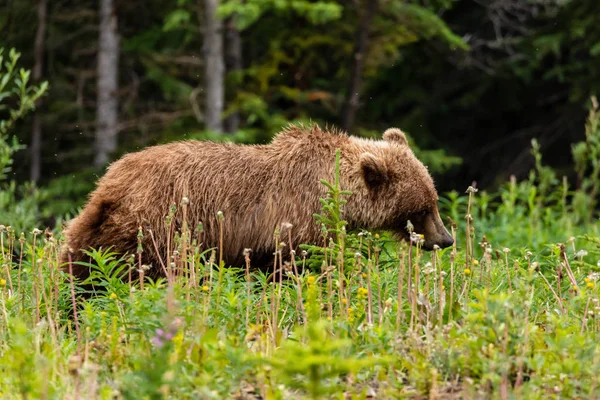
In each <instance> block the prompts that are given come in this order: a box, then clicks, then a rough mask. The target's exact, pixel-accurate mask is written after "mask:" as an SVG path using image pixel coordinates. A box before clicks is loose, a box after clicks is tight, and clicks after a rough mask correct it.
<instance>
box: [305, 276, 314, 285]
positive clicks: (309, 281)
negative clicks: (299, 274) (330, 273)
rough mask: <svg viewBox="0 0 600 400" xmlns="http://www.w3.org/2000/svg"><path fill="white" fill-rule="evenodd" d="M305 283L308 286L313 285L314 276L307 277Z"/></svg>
mask: <svg viewBox="0 0 600 400" xmlns="http://www.w3.org/2000/svg"><path fill="white" fill-rule="evenodd" d="M306 283H308V284H309V285H312V284H313V283H315V277H314V276H312V275H311V276H309V277H308V278H306Z"/></svg>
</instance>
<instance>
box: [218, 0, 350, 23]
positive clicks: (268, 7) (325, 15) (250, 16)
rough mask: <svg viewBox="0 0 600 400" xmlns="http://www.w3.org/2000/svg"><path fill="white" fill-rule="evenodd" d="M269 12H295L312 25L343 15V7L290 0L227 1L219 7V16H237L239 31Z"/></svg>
mask: <svg viewBox="0 0 600 400" xmlns="http://www.w3.org/2000/svg"><path fill="white" fill-rule="evenodd" d="M269 11H274V12H275V13H287V12H294V13H296V14H297V15H299V16H301V17H303V18H306V19H307V20H308V21H309V22H310V23H311V24H324V23H327V22H330V21H333V20H336V19H339V18H340V17H341V15H342V6H341V5H340V4H337V3H336V2H333V1H306V0H300V1H296V0H294V1H290V0H250V1H240V0H225V1H223V2H222V3H221V4H220V5H219V16H221V17H222V18H226V17H229V16H232V15H235V20H236V25H237V27H238V28H239V29H246V28H248V27H249V26H250V25H252V24H253V23H255V22H256V21H258V19H259V18H260V17H261V15H262V14H264V13H267V12H269Z"/></svg>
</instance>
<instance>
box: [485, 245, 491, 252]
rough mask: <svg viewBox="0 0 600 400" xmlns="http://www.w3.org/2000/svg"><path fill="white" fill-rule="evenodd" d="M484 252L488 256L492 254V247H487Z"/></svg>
mask: <svg viewBox="0 0 600 400" xmlns="http://www.w3.org/2000/svg"><path fill="white" fill-rule="evenodd" d="M485 252H486V253H488V254H492V246H488V247H486V248H485Z"/></svg>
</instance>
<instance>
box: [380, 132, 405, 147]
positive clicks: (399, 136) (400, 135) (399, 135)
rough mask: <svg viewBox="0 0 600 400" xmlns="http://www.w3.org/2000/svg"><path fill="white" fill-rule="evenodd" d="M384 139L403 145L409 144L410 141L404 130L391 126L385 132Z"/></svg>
mask: <svg viewBox="0 0 600 400" xmlns="http://www.w3.org/2000/svg"><path fill="white" fill-rule="evenodd" d="M383 140H385V141H386V142H389V143H390V144H397V145H401V146H408V141H407V140H406V136H405V135H404V132H402V131H401V130H400V129H398V128H389V129H388V130H386V131H385V132H384V133H383Z"/></svg>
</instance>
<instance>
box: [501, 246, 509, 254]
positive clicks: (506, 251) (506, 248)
mask: <svg viewBox="0 0 600 400" xmlns="http://www.w3.org/2000/svg"><path fill="white" fill-rule="evenodd" d="M502 251H503V252H505V253H506V254H508V253H510V249H509V248H508V247H505V248H503V249H502Z"/></svg>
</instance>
